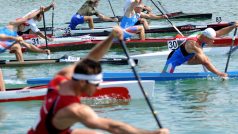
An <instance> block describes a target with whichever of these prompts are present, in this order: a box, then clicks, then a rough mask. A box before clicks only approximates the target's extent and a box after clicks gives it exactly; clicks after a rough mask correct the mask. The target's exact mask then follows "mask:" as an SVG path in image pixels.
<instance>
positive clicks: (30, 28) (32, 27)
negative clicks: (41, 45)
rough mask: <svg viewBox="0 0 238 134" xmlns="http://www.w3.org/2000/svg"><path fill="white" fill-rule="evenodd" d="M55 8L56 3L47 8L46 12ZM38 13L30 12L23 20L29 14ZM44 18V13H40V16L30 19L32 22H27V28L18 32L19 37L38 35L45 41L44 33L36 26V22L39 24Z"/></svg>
mask: <svg viewBox="0 0 238 134" xmlns="http://www.w3.org/2000/svg"><path fill="white" fill-rule="evenodd" d="M54 7H55V3H54V2H52V3H51V4H50V5H49V6H47V7H45V8H44V12H47V11H49V10H50V9H51V8H54ZM36 11H37V9H35V10H32V11H30V12H29V13H27V14H26V15H25V16H23V18H24V17H27V16H28V15H29V14H32V13H34V12H36ZM42 17H43V15H42V13H39V14H37V15H36V16H35V17H34V18H32V19H30V20H27V22H26V23H24V25H25V28H24V29H23V30H22V31H18V32H17V33H18V35H22V34H37V35H38V36H39V37H41V38H43V39H44V38H45V35H44V33H42V32H41V31H40V29H39V28H38V27H37V25H36V21H38V22H39V21H41V20H42ZM47 40H49V41H52V39H51V38H49V37H47Z"/></svg>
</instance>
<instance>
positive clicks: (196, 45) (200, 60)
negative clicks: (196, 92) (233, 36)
mask: <svg viewBox="0 0 238 134" xmlns="http://www.w3.org/2000/svg"><path fill="white" fill-rule="evenodd" d="M236 27H238V22H235V23H234V25H231V26H228V27H225V28H223V29H220V30H218V31H215V30H214V29H212V28H207V29H205V30H204V31H203V32H202V34H199V35H197V36H196V37H191V38H188V39H187V40H186V41H185V42H184V43H183V44H182V45H181V46H180V47H179V48H178V49H177V50H174V51H172V52H171V53H170V54H169V56H168V59H167V61H166V64H165V67H164V69H163V72H167V73H173V72H174V70H175V68H176V67H177V66H180V65H181V64H184V63H185V62H187V63H188V64H190V65H196V64H202V65H203V66H205V67H206V68H207V69H208V70H209V71H211V72H213V73H214V74H217V75H218V76H220V77H223V78H225V77H227V74H226V73H223V72H220V71H219V70H218V69H216V68H215V66H214V65H213V64H212V63H211V61H210V60H209V58H208V57H207V56H206V55H205V54H204V52H203V50H202V48H203V46H204V44H206V45H212V44H213V42H214V39H215V38H216V37H220V36H222V35H225V34H228V33H229V32H230V31H232V30H233V29H234V28H236Z"/></svg>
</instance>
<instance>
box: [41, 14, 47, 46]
mask: <svg viewBox="0 0 238 134" xmlns="http://www.w3.org/2000/svg"><path fill="white" fill-rule="evenodd" d="M42 15H43V25H44V33H45V45H46V48H47V49H48V40H47V36H46V26H45V13H44V11H43V12H42Z"/></svg>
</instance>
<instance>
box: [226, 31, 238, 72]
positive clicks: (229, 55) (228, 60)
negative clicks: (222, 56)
mask: <svg viewBox="0 0 238 134" xmlns="http://www.w3.org/2000/svg"><path fill="white" fill-rule="evenodd" d="M236 32H237V28H235V31H234V35H233V38H232V43H231V46H230V51H229V54H228V58H227V61H226V68H225V73H226V72H227V69H228V65H229V62H230V58H231V52H232V48H233V46H234V43H235V39H236Z"/></svg>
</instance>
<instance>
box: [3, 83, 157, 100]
mask: <svg viewBox="0 0 238 134" xmlns="http://www.w3.org/2000/svg"><path fill="white" fill-rule="evenodd" d="M142 85H143V87H144V89H145V91H146V93H147V95H148V97H153V96H154V85H155V81H153V80H146V81H142ZM100 87H101V89H98V90H97V92H96V93H95V95H94V96H93V97H86V96H84V97H83V98H85V99H87V98H92V99H94V98H102V97H109V98H113V99H126V100H128V99H129V100H134V99H143V98H144V96H143V94H142V92H141V91H140V88H139V86H138V82H137V81H115V82H105V83H102V84H101V85H100ZM46 91H47V86H46V85H44V86H35V87H30V88H18V89H8V90H7V91H3V92H0V102H13V101H31V100H43V99H44V95H45V94H46Z"/></svg>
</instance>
